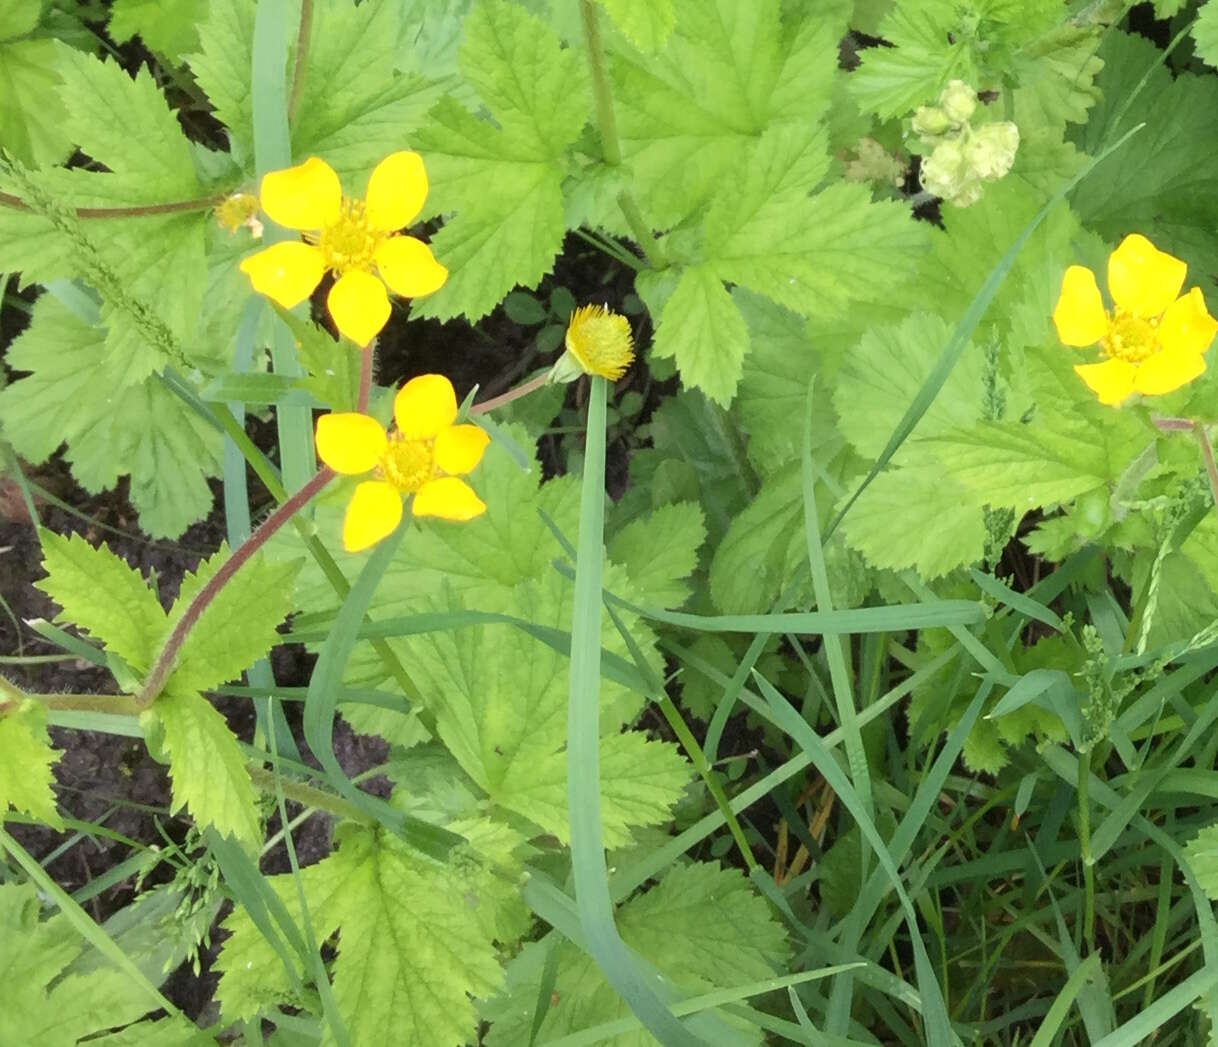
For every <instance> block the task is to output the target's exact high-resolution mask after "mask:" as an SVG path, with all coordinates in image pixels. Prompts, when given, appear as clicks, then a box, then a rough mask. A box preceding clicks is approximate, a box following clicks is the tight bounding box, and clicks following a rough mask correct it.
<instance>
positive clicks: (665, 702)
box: [656, 693, 759, 873]
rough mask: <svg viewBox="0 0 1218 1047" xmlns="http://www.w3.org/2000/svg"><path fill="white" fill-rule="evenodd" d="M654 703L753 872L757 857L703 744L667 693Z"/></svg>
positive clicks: (755, 867) (750, 870) (756, 865)
mask: <svg viewBox="0 0 1218 1047" xmlns="http://www.w3.org/2000/svg"><path fill="white" fill-rule="evenodd" d="M656 704H657V705H658V706H659V707H660V712H662V713H663V714H664V719H665V720H667V721H668V726H669V727H671V728H672V733H673V734H675V735H676V736H677V741H679V742H680V743H681V748H682V749H684V750H685V755H686V756H688V757H689V762H690V763H692V764H693V765H694V770H696V771H697V772H698V776H699V777H700V778H701V779H702V781H704V782H705V783H706V788H707V789H708V790H709V791H710V794H711V798H712V799H713V800H714V801H715V806H716V807H718V808H719V813H720V814H722V815H723V820H724V822H725V823H726V824H727V828H728V831H729V832H730V833H731V834H732V839H733V840H735V841H736V846H737V847H738V848H739V850H740V857H742V858H743V859H744V864H745V865H746V866H747V867H748V870H749V872H750V873H751V872H753V870H754V869H757V868H758V867H759V866H758V864H757V859H756V858H755V857H754V855H753V849H752V848H751V847H750V846H749V841H748V840H747V839H745V836H744V830H743V829H742V828H741V827H740V822H739V821H738V820H737V818H736V815H735V813H734V812H733V811H732V805H731V801H730V800H728V798H727V793H725V792H724V791H723V786H721V785H720V784H719V780H718V779H717V778H716V777H715V772H714V769H713V768H712V767H711V765H710V764H709V763H708V762H707V759H706V754H705V753H704V752H703V751H702V747H701V746H700V745H698V740H697V739H696V738H695V737H694V735H693V732H692V731H691V730H690V729H689V725H688V724H687V723H686V722H685V719H684V718H683V717H682V716H681V713H680V710H678V709H677V707H676V706H675V705H674V704H673V703H672V699H670V698H669V697H668V695H666V694H663V693H661V694H660V695H659V696H658V700H657V702H656Z"/></svg>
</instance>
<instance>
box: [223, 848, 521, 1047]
mask: <svg viewBox="0 0 1218 1047" xmlns="http://www.w3.org/2000/svg"><path fill="white" fill-rule="evenodd" d="M300 875H301V886H302V887H303V889H304V892H305V895H306V898H307V901H308V906H309V918H310V921H311V922H312V925H313V928H314V932H315V933H316V934H317V936H318V938H319V940H321V941H325V940H328V939H330V938H331V937H332V936H333V935H334V933H335V932H336V931H339V932H340V937H339V944H338V950H337V952H338V955H337V959H336V960H335V961H334V974H333V983H334V997H335V1000H336V1001H337V1003H338V1008H339V1011H340V1013H341V1015H342V1018H343V1021H344V1023H345V1024H346V1027H347V1032H348V1034H349V1035H350V1037H351V1042H352V1043H365V1042H372V1041H374V1040H375V1039H376V1038H377V1037H378V1036H379V1035H381V1034H382V1033H383V1032H384V1030H385V1029H386V1028H390V1027H392V1028H393V1029H394V1030H395V1032H396V1033H400V1034H401V1035H402V1036H403V1038H404V1039H405V1040H406V1041H407V1042H411V1043H428V1044H433V1043H434V1044H436V1045H437V1047H441V1045H451V1047H460V1045H462V1044H464V1043H466V1042H468V1041H469V1040H470V1039H472V1038H473V1036H474V1035H475V1016H474V1011H473V1006H472V1004H471V1002H470V999H469V997H470V996H484V995H489V993H491V992H493V991H494V990H495V989H496V988H497V987H498V986H499V985H500V984H501V982H502V972H501V970H500V967H499V962H498V959H497V957H496V954H495V950H494V948H493V946H492V944H491V940H490V938H489V937H488V936H487V934H486V933H485V929H484V928H483V927H482V926H481V924H480V917H479V910H481V909H485V908H488V907H489V905H488V903H489V902H490V901H491V899H490V898H489V897H487V896H486V895H485V889H486V886H487V883H486V881H481V880H480V881H478V882H477V884H474V883H471V882H468V881H467V878H466V876H465V875H464V874H460V873H455V872H454V870H453V869H442V868H440V867H439V866H435V865H432V864H430V863H428V862H427V861H426V860H425V859H422V858H419V857H418V856H416V855H414V854H412V853H410V852H409V851H407V850H406V849H405V848H404V847H402V846H401V845H400V844H398V843H397V842H396V841H394V840H392V839H391V838H389V837H384V836H378V835H376V834H374V833H372V832H370V831H368V830H365V829H354V830H351V831H349V832H347V833H345V834H344V835H343V837H342V838H341V845H340V846H339V848H338V850H337V851H335V852H334V853H333V854H331V855H330V856H329V857H328V858H326V859H324V860H323V861H321V862H319V863H318V864H316V865H313V866H310V867H308V868H306V869H303V870H301V874H300ZM268 883H269V884H270V886H271V888H272V889H273V890H274V891H275V893H276V894H277V895H278V896H279V897H280V899H281V900H282V901H283V903H284V905H285V906H286V907H287V909H288V912H289V913H290V914H291V915H292V918H293V919H294V920H295V921H297V923H299V922H300V919H301V912H300V902H299V897H298V892H297V887H296V883H295V881H294V879H293V877H292V876H291V875H284V876H273V877H270V878H269V879H268ZM498 890H499V891H501V892H502V891H508V890H511V888H509V887H508V886H507V885H506V884H500V885H499V887H498ZM225 927H226V928H227V929H228V930H229V931H230V932H231V937H229V938H228V940H227V941H226V942H225V944H224V948H223V950H222V951H221V953H220V958H219V961H218V966H219V967H220V969H221V971H222V972H223V973H222V976H221V979H220V987H219V990H218V993H217V995H218V997H219V999H220V1001H221V1004H222V1006H223V1009H224V1014H225V1017H226V1018H228V1019H230V1020H233V1019H238V1018H244V1019H247V1020H248V1019H253V1018H254V1017H256V1016H257V1015H258V1014H259V1013H261V1012H264V1011H267V1010H270V1009H271V1008H272V1006H274V1005H275V1004H281V1003H289V1004H292V1005H295V1006H300V1005H301V1004H302V1003H305V1002H307V1001H299V1000H297V999H296V998H295V997H294V996H293V994H292V993H291V992H290V989H289V983H288V981H287V978H286V977H285V976H284V975H283V973H282V965H281V964H280V962H279V959H278V957H277V955H276V953H275V951H274V950H273V949H272V947H271V946H270V945H268V944H267V943H266V941H265V940H264V939H263V938H262V936H261V935H260V934H259V933H258V931H257V930H256V929H255V927H254V925H253V922H252V921H251V920H250V919H249V917H248V916H247V915H246V914H245V913H244V912H243V911H241V910H238V911H235V912H234V913H233V915H231V916H230V917H229V918H228V919H227V920H226V921H225ZM297 974H298V975H303V971H302V970H300V969H299V968H298V969H297Z"/></svg>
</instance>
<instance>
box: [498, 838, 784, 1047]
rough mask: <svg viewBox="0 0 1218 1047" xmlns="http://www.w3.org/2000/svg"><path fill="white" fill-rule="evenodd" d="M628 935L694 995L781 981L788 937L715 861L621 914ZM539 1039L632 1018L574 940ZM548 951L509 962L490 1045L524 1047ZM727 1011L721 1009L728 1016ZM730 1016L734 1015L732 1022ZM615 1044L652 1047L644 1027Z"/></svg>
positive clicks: (750, 1038)
mask: <svg viewBox="0 0 1218 1047" xmlns="http://www.w3.org/2000/svg"><path fill="white" fill-rule="evenodd" d="M617 925H618V929H619V930H620V932H621V935H622V939H623V940H624V941H625V942H626V944H627V945H628V946H629V947H630V948H631V949H632V950H633V951H634V952H636V953H637V954H638V955H640V956H641V957H643V959H645V960H647V961H649V962H650V963H652V964H653V965H655V966H656V967H657V968H659V969H660V971H662V972H663V975H664V977H665V979H666V980H668V981H671V982H672V983H673V984H674V985H676V986H677V987H679V989H680V990H681V991H682V992H683V993H685V994H690V995H693V994H697V993H699V992H706V991H710V990H712V989H714V988H715V987H719V986H728V985H739V984H744V983H747V982H751V981H759V980H762V979H765V978H769V977H772V976H773V974H774V973H775V971H777V970H778V969H780V967H781V965H782V964H783V962H784V961H785V959H786V956H787V950H788V946H787V942H786V935H785V933H784V932H783V929H782V927H781V926H780V925H779V924H778V923H777V922H776V921H775V920H774V918H773V916H772V915H771V912H770V910H769V907H768V905H767V903H766V902H765V900H764V899H763V898H761V897H760V896H759V895H758V894H756V893H755V892H754V891H753V889H752V887H751V886H750V884H749V882H748V881H747V880H746V879H745V878H744V876H742V875H741V874H740V873H739V872H738V871H736V870H723V869H720V868H719V867H718V865H716V864H713V863H703V862H695V863H691V864H689V865H676V866H673V867H672V868H671V869H670V870H669V871H668V872H667V873H665V875H664V876H663V878H662V879H661V880H660V882H659V883H658V884H657V885H656V886H655V887H653V888H652V889H651V890H650V891H647V892H646V893H644V894H640V895H638V896H636V897H634V898H632V899H631V900H630V901H628V902H626V903H625V904H624V905H622V906H620V907H619V909H618V911H617ZM553 947H554V948H557V949H558V950H559V956H558V962H557V964H556V969H557V972H558V974H557V979H556V981H555V982H554V986H553V999H554V1003H553V1004H552V1005H551V1006H548V1007H546V1009H545V1012H544V1020H543V1022H542V1024H541V1028H540V1030H539V1034H538V1036H537V1042H539V1043H544V1042H548V1041H550V1040H554V1039H558V1038H561V1037H563V1036H566V1035H570V1034H574V1033H577V1032H579V1031H580V1030H582V1029H588V1028H590V1027H592V1026H595V1025H599V1024H601V1023H602V1022H608V1021H612V1020H613V1019H615V1018H622V1017H626V1016H628V1015H629V1013H630V1011H629V1008H628V1007H627V1005H626V1003H625V1002H624V1001H623V1000H622V999H621V997H620V996H618V995H617V993H615V992H614V991H613V990H612V989H611V988H610V987H609V985H608V983H607V982H606V981H605V980H604V976H603V975H602V974H601V973H600V972H599V971H598V970H597V968H596V965H595V963H594V962H593V961H592V960H591V959H590V958H589V957H588V956H586V955H584V954H582V953H580V952H578V951H577V950H576V948H575V946H573V945H571V944H569V943H562V944H558V945H556V946H553ZM544 959H545V958H544V955H542V950H541V949H540V948H535V947H526V949H525V950H524V952H522V953H521V955H520V956H519V957H518V958H517V959H516V960H515V961H514V962H513V963H512V964H511V966H510V967H509V968H508V988H507V992H505V993H504V994H503V995H502V996H500V997H497V998H496V999H494V1000H492V1001H491V1002H490V1003H489V1005H488V1007H487V1009H486V1013H487V1017H488V1018H490V1019H491V1020H492V1025H491V1031H490V1034H489V1036H488V1038H487V1041H486V1042H487V1044H488V1047H524V1045H525V1044H528V1043H529V1041H530V1023H531V1020H532V1015H533V1010H534V1005H535V1002H536V1000H537V995H538V991H539V988H540V985H541V984H542V979H543V977H544V975H543V969H544ZM721 1013H722V1012H721ZM729 1021H730V1018H729ZM734 1027H737V1028H740V1029H741V1033H740V1035H741V1042H743V1043H750V1042H751V1043H761V1042H762V1041H761V1033H760V1031H759V1030H758V1029H757V1028H756V1027H755V1026H754V1027H752V1028H751V1029H747V1028H745V1027H743V1026H742V1025H740V1024H738V1023H737V1024H736V1025H734ZM603 1042H605V1043H607V1044H611V1045H612V1047H650V1045H652V1044H654V1043H655V1040H654V1038H653V1037H652V1036H651V1035H650V1034H648V1033H647V1032H646V1031H645V1030H643V1029H641V1028H640V1029H636V1030H635V1031H633V1032H630V1033H623V1034H619V1035H617V1036H613V1037H611V1038H608V1039H606V1040H604V1041H603Z"/></svg>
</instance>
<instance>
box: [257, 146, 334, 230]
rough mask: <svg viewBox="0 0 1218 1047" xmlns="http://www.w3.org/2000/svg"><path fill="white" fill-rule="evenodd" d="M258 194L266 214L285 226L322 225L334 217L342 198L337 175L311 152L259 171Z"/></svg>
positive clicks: (294, 227)
mask: <svg viewBox="0 0 1218 1047" xmlns="http://www.w3.org/2000/svg"><path fill="white" fill-rule="evenodd" d="M258 195H259V196H260V197H261V199H262V209H263V210H264V211H265V212H266V213H267V217H268V218H270V219H271V221H273V222H278V223H279V224H280V225H283V226H287V228H289V229H324V228H325V227H326V226H327V225H331V224H333V223H334V222H335V221H337V219H338V212H339V208H340V207H341V206H342V202H343V188H342V186H341V185H339V182H338V175H336V174H335V173H334V169H333V168H332V167H331V166H330V165H329V164H328V163H326V162H325V161H324V160H319V159H317V157H315V156H311V157H309V159H307V160H306V161H305V162H304V163H303V164H297V165H296V166H295V167H288V168H285V169H284V170H282V171H271V172H269V173H268V174H266V175H263V177H262V189H261V190H260V192H259V194H258Z"/></svg>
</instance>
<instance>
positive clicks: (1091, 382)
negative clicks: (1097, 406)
mask: <svg viewBox="0 0 1218 1047" xmlns="http://www.w3.org/2000/svg"><path fill="white" fill-rule="evenodd" d="M1137 370H1138V369H1137V368H1136V367H1135V366H1134V365H1133V364H1131V363H1129V362H1127V361H1125V360H1105V361H1104V362H1103V363H1102V364H1079V365H1078V366H1076V367H1075V368H1074V371H1075V373H1076V374H1077V375H1078V376H1079V377H1080V378H1081V379H1082V380H1083V381H1084V382H1086V383H1087V385H1088V387H1089V388H1090V389H1091V391H1092V392H1093V393H1095V395H1096V396H1098V397H1099V398H1100V403H1102V404H1108V405H1109V406H1112V405H1114V404H1119V403H1120V402H1121V401H1122V400H1124V399H1126V398H1127V397H1128V396H1129V395H1130V394H1131V393H1132V392H1133V380H1134V375H1135V374H1136V373H1137Z"/></svg>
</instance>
